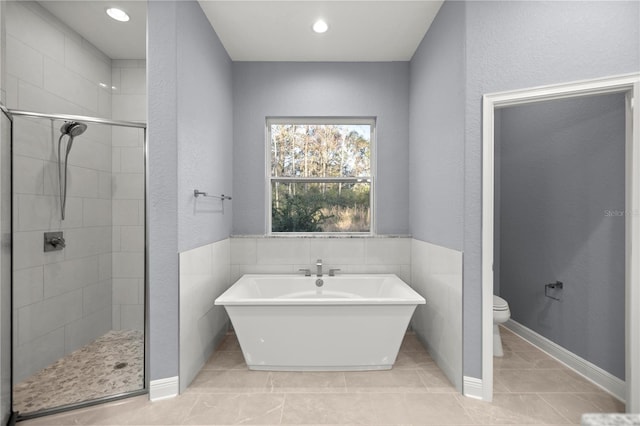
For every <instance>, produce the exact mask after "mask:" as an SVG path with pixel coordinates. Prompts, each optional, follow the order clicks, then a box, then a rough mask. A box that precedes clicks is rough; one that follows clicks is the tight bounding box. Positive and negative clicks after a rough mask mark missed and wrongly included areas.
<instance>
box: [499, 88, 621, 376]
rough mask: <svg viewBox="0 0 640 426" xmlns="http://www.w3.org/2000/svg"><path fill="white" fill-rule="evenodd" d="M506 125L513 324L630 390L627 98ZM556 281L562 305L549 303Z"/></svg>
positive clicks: (504, 227) (513, 118) (507, 263)
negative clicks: (627, 358) (627, 354)
mask: <svg viewBox="0 0 640 426" xmlns="http://www.w3.org/2000/svg"><path fill="white" fill-rule="evenodd" d="M501 124H502V131H501V139H500V140H497V141H496V143H499V144H500V148H501V158H500V160H499V161H500V164H501V171H502V172H501V173H502V181H501V210H500V217H501V221H500V230H501V235H502V238H501V260H502V262H501V268H500V270H499V271H500V272H499V273H500V282H501V289H500V295H501V296H503V297H504V298H505V299H506V300H507V301H508V303H509V306H510V308H511V317H512V318H513V319H514V320H516V321H517V322H519V323H520V324H523V325H524V326H526V327H528V328H530V329H532V330H534V331H536V332H537V333H539V334H541V335H543V336H544V337H546V338H548V339H550V340H551V341H553V342H555V343H557V344H559V345H560V346H562V347H564V348H566V349H568V350H570V351H571V352H573V353H575V354H577V355H579V356H581V357H582V358H584V359H586V360H588V361H590V362H592V363H594V364H595V365H597V366H598V367H600V368H602V369H604V370H606V371H608V372H609V373H611V374H614V375H616V376H617V377H619V378H620V379H622V380H624V374H625V356H624V347H625V346H624V345H625V327H624V318H625V315H624V313H625V303H624V300H625V297H624V296H625V218H624V216H623V215H622V214H623V212H624V211H625V176H624V174H625V173H624V171H625V100H624V95H623V94H615V95H606V96H596V97H588V98H581V99H569V100H558V101H548V102H544V103H541V104H534V105H524V106H516V107H510V108H505V109H503V110H502V123H501ZM618 214H620V215H618ZM556 280H559V281H562V282H563V283H564V289H563V290H561V291H557V292H553V294H554V295H556V297H558V296H559V297H560V298H561V299H562V300H561V301H555V300H553V299H550V298H547V297H545V296H544V284H546V283H550V282H555V281H556Z"/></svg>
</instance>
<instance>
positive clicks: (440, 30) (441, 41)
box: [409, 2, 465, 251]
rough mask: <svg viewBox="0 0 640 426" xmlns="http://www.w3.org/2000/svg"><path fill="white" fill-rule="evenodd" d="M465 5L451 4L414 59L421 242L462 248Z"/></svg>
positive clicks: (414, 198)
mask: <svg viewBox="0 0 640 426" xmlns="http://www.w3.org/2000/svg"><path fill="white" fill-rule="evenodd" d="M464 7H465V6H464V3H462V2H445V3H444V4H443V6H442V8H441V9H440V11H439V13H438V15H437V18H436V20H435V21H434V22H433V24H432V25H431V27H430V28H429V31H428V33H427V35H426V36H425V38H424V39H423V40H422V43H421V44H420V46H419V47H418V50H417V51H416V53H415V55H414V56H413V58H412V59H411V68H410V74H411V85H410V90H411V94H410V109H409V114H410V122H409V129H410V130H409V134H410V138H411V142H410V152H411V159H410V167H409V173H410V184H409V187H410V194H409V195H410V197H409V198H410V219H411V233H412V235H413V238H415V239H417V240H422V241H427V242H429V243H432V244H437V245H440V246H444V247H447V248H451V249H454V250H458V251H461V250H462V213H463V208H462V206H463V205H462V200H463V192H464V185H463V183H464V182H463V177H464V163H463V159H464V155H463V154H464V108H465V97H464V94H465V87H464V72H465V68H464V43H465V38H464V34H465V28H464V25H465V21H464Z"/></svg>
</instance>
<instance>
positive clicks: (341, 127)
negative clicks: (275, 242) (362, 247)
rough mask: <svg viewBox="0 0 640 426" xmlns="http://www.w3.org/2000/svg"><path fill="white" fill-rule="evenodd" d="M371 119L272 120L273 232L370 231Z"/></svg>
mask: <svg viewBox="0 0 640 426" xmlns="http://www.w3.org/2000/svg"><path fill="white" fill-rule="evenodd" d="M374 129H375V120H374V119H372V118H349V119H346V118H323V119H319V118H295V119H292V118H289V119H286V118H277V119H276V118H270V119H268V120H267V142H268V145H269V158H270V160H269V167H268V173H269V176H268V189H267V191H268V195H267V199H268V200H269V207H270V209H269V210H270V212H271V214H270V216H269V225H270V232H271V233H290V232H295V233H371V229H372V226H371V223H372V209H371V206H372V205H373V203H372V201H373V199H372V197H373V169H374V167H373V161H372V152H373V149H372V148H373V139H374Z"/></svg>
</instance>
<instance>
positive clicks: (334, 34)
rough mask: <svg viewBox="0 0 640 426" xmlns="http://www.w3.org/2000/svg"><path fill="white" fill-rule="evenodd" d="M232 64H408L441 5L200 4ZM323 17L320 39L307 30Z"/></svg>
mask: <svg viewBox="0 0 640 426" xmlns="http://www.w3.org/2000/svg"><path fill="white" fill-rule="evenodd" d="M199 3H200V6H201V7H202V9H203V10H204V13H205V14H206V15H207V17H208V18H209V22H211V24H212V26H213V28H214V29H215V31H216V33H217V34H218V37H220V40H221V41H222V44H223V45H224V47H225V49H226V50H227V52H228V53H229V56H231V59H233V60H234V61H408V60H410V59H411V57H412V56H413V53H414V52H415V51H416V48H417V47H418V44H419V43H420V41H421V40H422V38H423V37H424V35H425V33H426V32H427V29H428V28H429V25H431V22H432V21H433V18H434V17H435V16H436V13H437V12H438V10H439V9H440V6H441V5H442V1H399V0H395V1H237V0H236V1H211V0H209V1H207V0H199ZM318 18H322V19H323V20H325V21H326V22H327V23H328V24H329V30H328V31H327V32H326V33H324V34H316V33H314V32H313V31H312V30H311V26H312V25H313V23H314V22H315V20H316V19H318Z"/></svg>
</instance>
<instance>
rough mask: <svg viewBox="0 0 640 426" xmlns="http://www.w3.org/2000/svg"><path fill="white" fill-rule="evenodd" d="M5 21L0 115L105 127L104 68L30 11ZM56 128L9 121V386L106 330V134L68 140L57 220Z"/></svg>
mask: <svg viewBox="0 0 640 426" xmlns="http://www.w3.org/2000/svg"><path fill="white" fill-rule="evenodd" d="M6 12H7V16H6V28H7V40H6V43H7V53H6V56H7V78H6V82H7V86H6V90H7V104H8V105H7V106H8V107H9V108H14V109H21V110H28V111H39V112H47V113H60V114H80V115H89V116H98V117H105V118H110V116H111V93H110V86H111V60H110V59H109V58H108V57H106V56H105V55H103V54H102V53H101V52H99V51H98V50H97V49H96V48H95V47H93V46H92V45H90V44H89V43H88V42H87V41H86V40H84V39H82V38H81V37H80V36H78V35H77V34H76V33H75V32H73V31H72V30H70V29H69V28H68V27H66V26H64V25H63V24H61V23H60V22H59V21H58V20H57V19H56V18H54V17H53V16H51V15H50V14H49V13H48V12H47V11H46V10H44V9H43V8H42V7H41V6H39V5H38V4H36V3H32V2H7V3H6ZM100 83H102V84H103V85H104V86H105V87H103V86H101V85H100ZM61 124H62V122H61V121H56V122H54V123H53V124H52V123H51V122H50V121H49V120H46V119H31V118H21V117H18V118H16V119H15V125H14V256H13V259H14V294H15V295H14V308H15V314H14V315H15V316H14V319H15V321H16V322H15V323H16V324H17V332H16V333H15V335H14V339H15V351H16V352H15V357H14V359H15V362H16V368H15V377H14V380H16V381H19V380H21V379H23V378H25V377H27V376H29V375H30V374H32V373H34V372H35V371H37V370H39V369H40V368H42V367H44V366H46V365H48V364H49V363H51V362H53V361H55V360H56V359H57V358H59V357H60V356H62V355H64V354H65V353H68V352H70V351H72V350H74V349H76V348H78V347H80V346H82V345H84V344H86V343H88V342H90V341H91V340H93V339H95V338H96V337H98V336H100V335H102V334H103V333H105V332H106V331H107V330H109V329H110V328H111V263H112V262H111V129H110V128H109V127H108V126H99V125H90V126H89V129H88V130H87V132H86V133H85V134H84V135H82V137H81V139H80V138H78V139H76V142H75V143H74V146H73V150H72V152H71V154H70V156H69V183H68V188H69V189H68V198H67V216H66V219H65V220H64V221H61V219H60V205H59V204H60V202H59V200H58V171H57V164H56V155H57V154H56V152H55V146H56V144H57V139H58V136H59V134H60V133H59V128H60V125H61ZM57 230H63V231H64V236H65V238H66V241H67V247H66V248H65V249H64V250H62V251H56V252H49V253H44V252H43V233H44V232H45V231H57Z"/></svg>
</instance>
